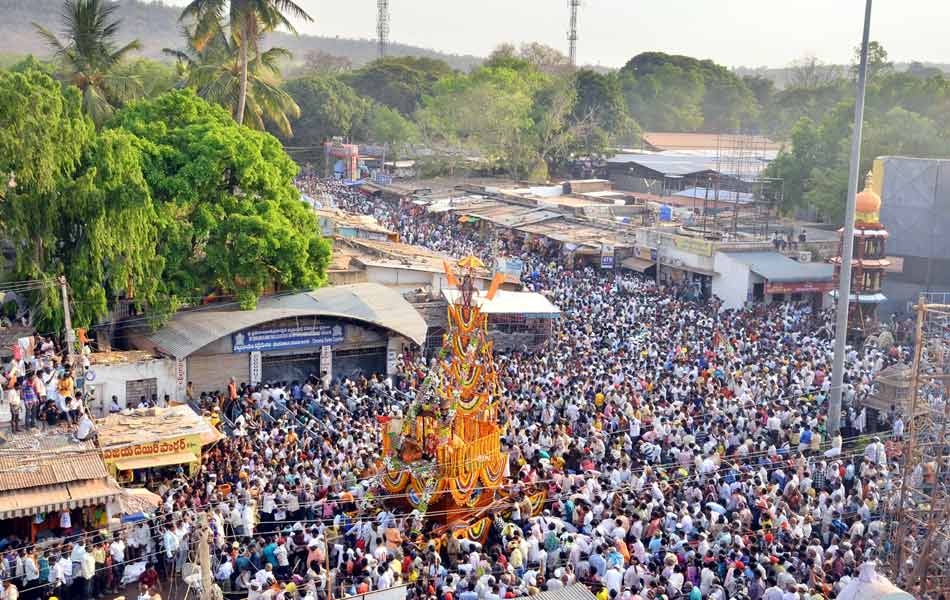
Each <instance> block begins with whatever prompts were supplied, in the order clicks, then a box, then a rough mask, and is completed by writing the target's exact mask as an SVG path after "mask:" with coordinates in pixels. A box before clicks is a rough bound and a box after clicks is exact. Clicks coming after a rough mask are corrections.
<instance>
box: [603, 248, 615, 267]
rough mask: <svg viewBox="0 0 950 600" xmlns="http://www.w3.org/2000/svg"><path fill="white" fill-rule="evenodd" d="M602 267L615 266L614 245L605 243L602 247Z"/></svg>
mask: <svg viewBox="0 0 950 600" xmlns="http://www.w3.org/2000/svg"><path fill="white" fill-rule="evenodd" d="M600 268H601V269H613V268H614V247H613V246H608V245H606V244H604V245H602V246H601V247H600Z"/></svg>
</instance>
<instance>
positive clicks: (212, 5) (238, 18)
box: [181, 0, 313, 123]
mask: <svg viewBox="0 0 950 600" xmlns="http://www.w3.org/2000/svg"><path fill="white" fill-rule="evenodd" d="M288 15H289V16H288ZM225 17H226V23H227V26H228V27H229V28H230V30H231V38H232V39H233V40H234V43H235V44H236V45H237V47H238V50H239V65H240V78H239V81H238V83H239V87H238V92H237V106H236V107H235V109H234V111H233V114H234V118H235V119H236V120H237V122H238V123H243V122H244V118H245V117H246V116H247V111H246V110H245V104H246V102H247V96H248V75H249V70H250V54H249V52H250V51H253V52H254V58H255V61H256V62H260V59H261V57H262V54H261V52H260V46H259V44H258V42H259V41H260V38H261V34H263V33H266V32H268V31H274V30H275V29H277V28H278V27H284V28H285V29H287V30H288V31H290V32H291V33H297V30H296V29H294V26H293V24H292V23H291V22H290V18H296V19H300V20H303V21H313V19H312V18H311V17H310V15H308V14H307V12H306V11H305V10H304V9H303V8H301V7H300V6H299V5H297V3H296V2H293V0H191V2H190V3H189V4H188V5H187V6H186V7H185V9H184V10H183V11H182V13H181V18H182V19H188V18H193V19H195V21H196V22H197V27H196V28H195V41H196V42H197V47H198V49H200V48H201V47H202V46H203V45H204V44H206V43H207V42H208V41H209V40H211V39H212V38H213V37H214V36H215V35H216V34H215V31H216V30H219V29H220V28H221V22H222V20H224V19H225Z"/></svg>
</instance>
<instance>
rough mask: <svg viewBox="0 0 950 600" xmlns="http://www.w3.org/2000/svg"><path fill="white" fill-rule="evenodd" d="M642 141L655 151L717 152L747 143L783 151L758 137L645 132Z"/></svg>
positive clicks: (763, 138) (772, 143) (765, 138)
mask: <svg viewBox="0 0 950 600" xmlns="http://www.w3.org/2000/svg"><path fill="white" fill-rule="evenodd" d="M641 139H642V140H643V145H644V146H647V147H649V148H651V149H653V150H716V149H718V148H731V147H735V145H736V144H737V143H740V142H741V143H746V142H747V143H748V144H749V145H750V146H752V147H756V148H757V147H761V148H762V149H764V150H774V151H778V150H781V149H782V144H780V143H778V142H774V141H772V140H770V139H769V138H767V137H763V136H758V135H754V136H737V135H733V134H718V133H682V132H668V131H645V132H643V135H642V138H641Z"/></svg>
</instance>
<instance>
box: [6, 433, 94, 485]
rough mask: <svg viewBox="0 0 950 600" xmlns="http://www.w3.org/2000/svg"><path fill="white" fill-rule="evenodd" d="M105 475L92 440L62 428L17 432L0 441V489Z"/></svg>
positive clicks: (59, 482) (66, 481) (67, 481)
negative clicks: (75, 436) (78, 438)
mask: <svg viewBox="0 0 950 600" xmlns="http://www.w3.org/2000/svg"><path fill="white" fill-rule="evenodd" d="M107 475H108V473H107V472H106V468H105V466H104V465H103V464H102V457H101V456H100V455H99V451H98V450H97V449H96V446H95V444H93V443H92V442H91V441H84V442H77V441H74V440H73V439H72V435H71V434H70V433H67V432H66V431H65V430H55V431H46V432H39V431H34V432H28V433H20V434H17V435H14V436H12V437H10V438H8V439H5V440H4V443H3V444H2V445H0V492H5V491H10V490H19V489H23V488H32V487H40V486H49V485H56V484H62V483H69V482H71V481H81V480H85V479H99V478H104V477H106V476H107Z"/></svg>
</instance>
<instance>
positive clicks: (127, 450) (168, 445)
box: [102, 435, 201, 465]
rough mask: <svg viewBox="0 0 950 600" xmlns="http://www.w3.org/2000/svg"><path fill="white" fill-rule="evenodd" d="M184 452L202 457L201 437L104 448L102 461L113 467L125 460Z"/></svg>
mask: <svg viewBox="0 0 950 600" xmlns="http://www.w3.org/2000/svg"><path fill="white" fill-rule="evenodd" d="M183 452H190V453H192V454H194V455H195V456H201V436H200V435H186V436H182V437H178V438H170V439H167V440H160V441H155V442H147V443H144V444H133V445H129V446H120V447H118V448H104V449H103V450H102V459H103V461H104V462H105V463H106V464H107V465H111V464H113V463H115V462H116V461H117V460H121V459H123V458H134V457H138V456H162V455H166V454H181V453H183Z"/></svg>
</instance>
